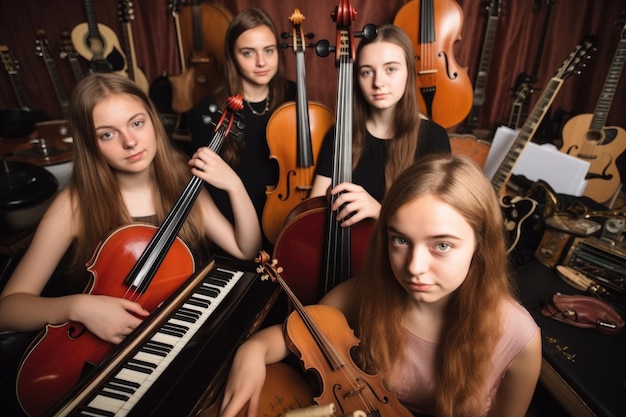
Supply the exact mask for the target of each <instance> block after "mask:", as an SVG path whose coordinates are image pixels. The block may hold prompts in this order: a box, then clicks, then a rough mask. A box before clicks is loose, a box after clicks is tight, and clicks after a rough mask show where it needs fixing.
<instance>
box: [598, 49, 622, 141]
mask: <svg viewBox="0 0 626 417" xmlns="http://www.w3.org/2000/svg"><path fill="white" fill-rule="evenodd" d="M624 61H626V39H623V38H622V39H620V41H619V44H618V46H617V51H616V52H615V56H614V57H613V62H612V63H611V66H610V68H609V72H608V74H607V76H606V80H605V81H604V86H603V87H602V91H601V92H600V98H599V99H598V103H597V104H596V108H595V110H594V112H593V117H592V118H591V124H590V125H589V129H590V130H592V131H600V130H602V128H604V125H605V123H606V118H607V117H608V115H609V110H610V109H611V103H612V102H613V96H614V93H615V90H616V89H617V84H618V83H619V80H620V77H621V75H622V70H623V68H624Z"/></svg>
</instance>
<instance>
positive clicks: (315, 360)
mask: <svg viewBox="0 0 626 417" xmlns="http://www.w3.org/2000/svg"><path fill="white" fill-rule="evenodd" d="M341 1H344V0H341ZM341 1H340V4H341ZM345 1H347V0H345ZM255 261H256V262H257V263H259V264H260V266H259V267H258V269H257V270H258V272H259V273H265V274H266V275H267V277H268V278H269V279H271V280H273V281H276V282H278V283H279V284H280V286H281V287H282V289H283V291H285V293H286V294H287V297H288V299H289V301H290V302H291V304H292V305H293V306H294V310H295V311H293V312H292V313H291V314H290V315H289V317H287V321H286V323H285V326H284V333H285V339H286V342H287V346H288V347H289V349H290V350H291V351H292V352H293V353H294V354H296V355H297V356H298V357H299V359H300V361H301V364H302V365H303V367H304V369H305V370H309V371H310V370H314V372H313V373H314V374H315V375H316V377H317V380H318V381H317V382H318V385H319V390H318V391H319V392H318V395H316V396H315V397H314V401H315V402H316V403H317V404H320V405H322V404H334V406H335V408H336V409H337V414H338V415H344V414H347V413H351V412H354V411H359V410H362V411H364V413H365V415H367V416H379V417H392V416H393V417H412V416H413V414H412V413H411V412H410V411H409V410H408V409H406V408H405V407H404V406H403V405H402V404H400V402H399V401H398V399H397V398H396V396H395V395H394V394H393V393H391V392H389V391H387V389H386V388H385V387H384V385H383V382H382V376H381V375H380V374H375V375H370V374H367V373H365V372H363V371H362V370H361V369H360V368H359V367H358V366H357V365H356V364H355V363H354V361H353V360H352V357H351V354H350V352H351V351H352V350H353V348H354V347H356V346H357V345H358V344H359V340H358V339H357V338H356V336H355V335H354V331H353V330H352V329H351V328H350V326H349V325H348V321H347V320H346V317H345V316H344V315H343V314H342V312H341V311H340V310H338V309H336V308H334V307H331V306H328V305H322V304H318V305H312V306H307V307H304V305H303V304H302V303H301V302H300V300H299V299H298V297H297V296H296V295H295V294H294V293H293V291H291V289H290V288H289V286H288V285H287V283H286V282H285V280H284V279H283V278H282V276H281V273H282V272H283V268H282V267H278V266H277V264H278V261H277V260H276V259H273V260H271V261H270V259H269V255H268V254H267V253H265V252H261V253H260V254H259V257H258V258H257V259H255Z"/></svg>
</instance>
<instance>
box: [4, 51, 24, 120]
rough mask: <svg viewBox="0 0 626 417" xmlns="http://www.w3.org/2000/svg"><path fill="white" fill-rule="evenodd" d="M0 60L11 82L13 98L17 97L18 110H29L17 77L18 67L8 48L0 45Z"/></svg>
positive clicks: (20, 82) (22, 87) (18, 76)
mask: <svg viewBox="0 0 626 417" xmlns="http://www.w3.org/2000/svg"><path fill="white" fill-rule="evenodd" d="M0 58H1V59H2V64H3V65H4V69H5V70H6V71H7V74H9V79H10V80H11V85H12V86H13V90H14V91H15V96H16V97H17V102H18V103H19V105H20V108H21V109H24V110H30V100H29V99H28V97H27V96H26V90H25V89H24V84H22V79H21V78H20V75H19V68H20V65H19V63H18V62H17V59H15V57H14V56H13V54H12V53H11V51H9V47H8V46H6V45H0Z"/></svg>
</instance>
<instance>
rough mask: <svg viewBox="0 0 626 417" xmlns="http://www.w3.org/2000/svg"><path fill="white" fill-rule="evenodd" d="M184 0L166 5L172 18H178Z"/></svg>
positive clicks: (171, 0)
mask: <svg viewBox="0 0 626 417" xmlns="http://www.w3.org/2000/svg"><path fill="white" fill-rule="evenodd" d="M183 3H184V0H170V1H169V3H168V7H169V9H170V12H171V13H172V17H176V16H178V14H179V13H180V8H181V6H182V5H183Z"/></svg>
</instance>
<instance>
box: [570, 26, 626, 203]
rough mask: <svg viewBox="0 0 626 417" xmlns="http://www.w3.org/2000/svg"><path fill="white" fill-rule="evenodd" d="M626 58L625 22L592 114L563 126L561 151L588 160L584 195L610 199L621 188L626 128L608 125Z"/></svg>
mask: <svg viewBox="0 0 626 417" xmlns="http://www.w3.org/2000/svg"><path fill="white" fill-rule="evenodd" d="M625 60H626V23H625V24H624V26H623V27H622V29H621V33H620V41H619V44H618V45H617V51H616V52H615V57H614V58H613V62H612V63H611V66H610V68H609V72H608V75H607V76H606V80H605V81H604V86H603V87H602V91H601V92H600V98H599V99H598V103H597V104H596V108H595V111H594V112H593V114H580V115H578V116H574V117H572V118H571V119H569V120H568V121H567V123H565V126H563V146H562V147H561V151H562V152H565V153H567V154H568V155H573V156H576V157H578V158H580V159H583V160H585V161H588V162H589V163H590V164H591V166H590V167H589V171H588V173H587V176H586V180H587V187H586V188H585V191H584V193H583V194H584V195H585V196H587V197H589V198H592V199H593V200H595V201H597V202H598V203H604V202H606V201H608V200H610V199H611V197H612V196H613V195H615V193H616V192H617V190H618V189H619V186H620V184H621V182H622V181H621V178H620V174H619V171H618V169H617V166H616V165H615V160H616V159H617V157H618V156H619V155H620V154H621V153H622V152H624V149H626V131H625V130H624V129H623V128H621V127H618V126H609V127H607V126H605V122H606V118H607V116H608V114H609V110H610V109H611V102H612V101H613V95H614V93H615V89H616V87H617V84H618V83H619V79H620V75H621V73H622V69H623V68H624V61H625Z"/></svg>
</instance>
